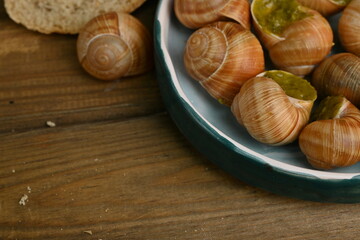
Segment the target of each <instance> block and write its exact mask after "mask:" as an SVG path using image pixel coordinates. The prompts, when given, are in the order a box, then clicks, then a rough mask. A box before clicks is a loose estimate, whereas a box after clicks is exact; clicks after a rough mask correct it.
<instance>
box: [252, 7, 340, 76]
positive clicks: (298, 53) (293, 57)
mask: <svg viewBox="0 0 360 240" xmlns="http://www.w3.org/2000/svg"><path fill="white" fill-rule="evenodd" d="M258 1H262V0H254V1H253V2H252V5H251V14H252V16H253V19H254V28H255V30H256V32H257V34H258V36H259V38H260V40H261V42H262V43H263V44H264V46H265V48H266V49H267V50H268V51H269V55H270V58H271V60H272V62H273V63H274V65H275V66H276V67H277V68H279V69H281V70H284V71H288V72H291V73H293V74H295V75H298V76H305V75H307V74H309V73H310V72H311V71H312V70H313V69H314V67H315V66H316V65H317V64H318V63H320V62H321V61H322V60H323V59H324V58H325V57H326V56H327V55H328V54H329V53H330V50H331V48H332V46H333V32H332V29H331V26H330V25H329V23H328V21H327V20H326V19H325V18H324V17H323V16H321V14H319V13H318V12H317V11H314V10H312V9H309V8H306V7H303V6H299V9H300V10H301V11H303V12H304V13H306V14H308V15H309V16H307V17H305V18H303V19H301V20H298V21H295V22H292V23H291V24H290V25H289V26H287V27H286V28H284V29H283V31H282V32H281V33H280V34H278V33H277V34H275V33H272V32H269V31H267V30H266V29H264V28H263V27H262V26H261V25H260V23H259V22H258V20H257V18H256V15H255V14H254V6H255V3H256V2H258ZM284 1H286V0H284ZM291 1H295V0H291Z"/></svg>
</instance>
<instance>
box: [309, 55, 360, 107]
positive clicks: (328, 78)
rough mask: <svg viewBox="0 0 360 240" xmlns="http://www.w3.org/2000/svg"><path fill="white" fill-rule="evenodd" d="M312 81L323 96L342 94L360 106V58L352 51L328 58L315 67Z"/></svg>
mask: <svg viewBox="0 0 360 240" xmlns="http://www.w3.org/2000/svg"><path fill="white" fill-rule="evenodd" d="M311 83H312V84H313V86H314V87H315V88H316V90H317V91H318V93H319V95H321V96H323V97H325V96H328V95H342V96H345V97H346V98H347V99H348V100H349V101H350V102H352V103H353V104H354V105H356V106H358V107H360V58H359V57H357V56H355V55H353V54H351V53H339V54H335V55H332V56H330V57H328V58H326V59H325V60H324V61H323V62H322V63H321V64H320V65H319V66H318V67H317V68H316V69H315V71H314V73H313V76H312V80H311Z"/></svg>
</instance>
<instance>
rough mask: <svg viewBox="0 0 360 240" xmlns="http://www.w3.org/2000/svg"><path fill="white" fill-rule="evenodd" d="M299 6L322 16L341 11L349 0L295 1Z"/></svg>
mask: <svg viewBox="0 0 360 240" xmlns="http://www.w3.org/2000/svg"><path fill="white" fill-rule="evenodd" d="M297 1H298V2H299V3H300V4H302V5H304V6H306V7H308V8H311V9H314V10H316V11H318V12H319V13H321V15H323V16H330V15H333V14H335V13H337V12H339V11H341V10H342V9H343V8H344V7H345V6H346V5H347V4H348V3H349V2H350V1H351V0H315V1H314V0H297Z"/></svg>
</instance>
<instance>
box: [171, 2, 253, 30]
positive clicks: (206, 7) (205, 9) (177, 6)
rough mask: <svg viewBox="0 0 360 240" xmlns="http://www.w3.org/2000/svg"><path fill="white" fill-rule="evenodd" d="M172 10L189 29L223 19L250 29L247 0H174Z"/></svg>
mask: <svg viewBox="0 0 360 240" xmlns="http://www.w3.org/2000/svg"><path fill="white" fill-rule="evenodd" d="M174 10H175V14H176V16H177V19H178V20H179V21H180V22H181V23H182V24H183V25H184V26H186V27H188V28H191V29H197V28H200V27H203V26H205V25H206V24H209V23H213V22H216V21H225V20H233V21H235V22H237V23H239V24H240V25H241V26H243V27H244V28H246V29H250V4H249V2H248V0H212V1H209V0H175V1H174Z"/></svg>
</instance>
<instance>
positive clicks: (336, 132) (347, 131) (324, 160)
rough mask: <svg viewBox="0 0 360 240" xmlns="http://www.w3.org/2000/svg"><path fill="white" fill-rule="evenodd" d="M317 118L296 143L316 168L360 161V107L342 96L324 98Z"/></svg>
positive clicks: (303, 131)
mask: <svg viewBox="0 0 360 240" xmlns="http://www.w3.org/2000/svg"><path fill="white" fill-rule="evenodd" d="M315 115H317V116H316V117H315V118H316V121H314V122H312V123H310V124H308V125H307V126H306V127H305V128H304V129H303V130H302V132H301V134H300V136H299V146H300V149H301V151H302V152H303V153H304V154H305V155H306V157H307V159H308V161H309V163H310V164H311V165H312V166H313V167H315V168H318V169H332V168H336V167H345V166H350V165H353V164H355V163H357V162H358V161H360V111H359V109H358V108H356V107H355V106H354V105H353V104H352V103H351V102H350V101H348V100H347V99H346V98H344V97H342V96H331V97H327V98H325V99H324V100H323V101H322V102H321V103H320V105H319V107H318V108H317V110H316V111H315Z"/></svg>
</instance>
